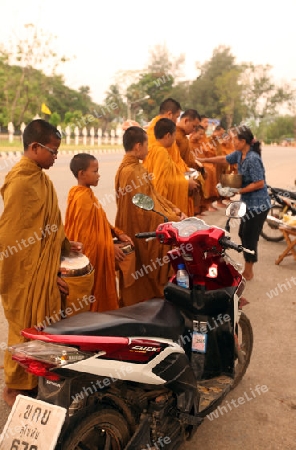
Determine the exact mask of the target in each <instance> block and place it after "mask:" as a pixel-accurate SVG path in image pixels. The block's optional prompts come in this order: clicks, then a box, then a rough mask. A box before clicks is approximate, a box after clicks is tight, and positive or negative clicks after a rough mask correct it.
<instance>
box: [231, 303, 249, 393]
mask: <svg viewBox="0 0 296 450" xmlns="http://www.w3.org/2000/svg"><path fill="white" fill-rule="evenodd" d="M252 350H253V329H252V325H251V322H250V320H249V319H248V317H247V316H246V314H245V313H244V312H242V311H241V316H240V319H239V322H238V329H237V333H236V356H237V359H236V363H235V376H234V381H233V385H232V389H234V388H235V387H236V386H237V385H238V384H239V383H240V381H241V380H242V378H243V376H244V374H245V373H246V370H247V368H248V366H249V364H250V359H251V354H252Z"/></svg>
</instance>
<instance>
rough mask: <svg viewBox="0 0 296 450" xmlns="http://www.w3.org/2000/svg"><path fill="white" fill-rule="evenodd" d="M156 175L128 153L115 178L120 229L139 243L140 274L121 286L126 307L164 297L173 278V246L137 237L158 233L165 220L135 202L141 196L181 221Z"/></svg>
mask: <svg viewBox="0 0 296 450" xmlns="http://www.w3.org/2000/svg"><path fill="white" fill-rule="evenodd" d="M151 178H152V174H151V173H150V174H148V172H147V170H146V169H145V168H144V166H143V164H142V163H140V162H139V160H138V158H136V157H135V156H133V155H130V154H129V153H127V154H126V155H125V156H124V158H123V160H122V163H121V165H120V166H119V168H118V171H117V173H116V177H115V190H116V198H117V214H116V219H115V224H116V226H118V227H120V228H123V229H124V230H126V233H127V234H128V236H130V237H131V238H132V239H133V241H134V244H135V255H136V272H135V273H134V278H135V282H134V283H133V284H132V285H130V286H128V287H126V286H121V289H120V290H121V304H122V306H127V305H132V304H135V303H138V302H140V301H143V300H148V299H149V298H153V297H163V288H164V286H165V285H166V283H167V281H168V277H169V271H170V267H169V264H168V257H167V256H166V253H167V251H168V250H169V249H170V247H169V246H166V245H162V244H160V243H159V241H158V240H157V239H154V240H151V241H148V242H146V240H145V239H137V238H135V237H134V236H135V234H136V233H140V232H145V231H155V230H156V228H157V226H158V225H159V224H160V223H163V222H164V219H163V218H162V217H161V216H160V215H159V214H157V213H155V212H153V211H145V210H143V209H140V208H138V207H137V206H135V205H134V204H133V203H132V197H133V196H134V195H135V194H137V193H142V194H145V195H148V196H150V197H151V198H152V199H153V201H154V209H155V210H156V211H159V212H161V213H162V214H164V215H165V216H166V217H167V218H168V219H169V220H170V221H179V220H180V218H179V217H178V216H177V215H176V214H175V212H174V211H173V210H172V208H174V207H175V205H173V204H172V203H171V202H170V201H169V200H167V199H166V198H164V197H162V196H161V195H160V194H159V193H158V192H157V191H156V190H155V188H154V186H153V184H152V182H151Z"/></svg>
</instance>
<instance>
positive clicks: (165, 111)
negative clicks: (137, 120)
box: [147, 98, 198, 216]
mask: <svg viewBox="0 0 296 450" xmlns="http://www.w3.org/2000/svg"><path fill="white" fill-rule="evenodd" d="M180 114H181V105H180V103H179V102H177V101H176V100H174V99H173V98H167V99H165V100H164V101H163V102H162V103H161V105H160V107H159V115H158V116H156V117H154V119H152V121H151V122H150V124H149V127H148V129H147V135H148V154H149V151H150V149H151V148H152V147H153V146H154V145H155V144H157V139H156V137H155V134H154V128H155V124H156V123H157V122H158V121H159V120H160V119H170V120H172V121H173V122H174V123H175V124H176V122H177V119H178V117H179V116H180ZM167 151H168V153H169V154H170V156H171V158H172V160H173V161H174V162H175V164H176V165H177V166H178V168H179V170H180V171H181V172H182V173H183V174H185V172H188V170H189V167H188V165H187V164H186V163H185V161H184V160H183V159H182V157H181V155H180V151H179V148H178V145H177V143H176V141H174V142H172V144H171V146H170V147H167ZM197 188H198V185H197V183H195V182H193V180H191V182H190V184H189V187H188V194H187V197H188V195H189V198H188V199H187V203H188V204H187V209H186V210H185V212H186V214H187V215H188V216H192V215H193V214H194V203H193V198H192V196H191V195H192V193H193V192H195V191H196V190H197Z"/></svg>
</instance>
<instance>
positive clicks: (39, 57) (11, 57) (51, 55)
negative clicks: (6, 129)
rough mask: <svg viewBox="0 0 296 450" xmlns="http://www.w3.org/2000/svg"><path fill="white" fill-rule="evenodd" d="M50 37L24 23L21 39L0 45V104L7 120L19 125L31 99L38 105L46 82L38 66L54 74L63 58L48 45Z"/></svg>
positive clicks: (45, 88)
mask: <svg viewBox="0 0 296 450" xmlns="http://www.w3.org/2000/svg"><path fill="white" fill-rule="evenodd" d="M52 40H53V36H52V35H49V34H47V33H45V32H43V31H42V30H38V29H37V27H36V26H34V25H32V24H27V25H25V37H24V38H23V39H21V40H19V41H18V42H15V41H12V40H11V41H10V43H9V44H8V47H6V48H5V47H4V46H3V45H2V46H1V48H0V57H1V62H2V63H4V65H5V66H6V70H5V72H4V75H3V73H2V75H1V81H2V82H3V84H2V86H3V96H2V98H1V99H0V100H1V104H0V107H1V108H3V109H5V115H6V117H7V121H11V122H13V123H15V124H16V125H19V124H20V123H21V122H22V121H23V120H24V118H25V114H26V111H27V110H28V108H29V106H30V105H31V107H32V103H34V104H36V103H39V105H41V103H42V101H44V96H45V95H46V94H45V93H46V92H47V91H48V85H47V78H46V77H42V76H41V70H40V69H41V68H42V70H45V71H46V70H48V71H49V72H50V73H51V74H54V73H55V70H56V68H57V66H58V65H59V64H60V63H61V62H63V61H66V58H65V57H59V56H58V55H57V54H56V53H55V52H54V51H53V50H52V49H51V42H52ZM2 67H3V66H2ZM7 69H8V70H7ZM39 108H40V106H39ZM39 108H38V109H37V110H36V111H35V113H34V115H35V114H36V113H37V112H39Z"/></svg>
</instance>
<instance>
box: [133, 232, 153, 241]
mask: <svg viewBox="0 0 296 450" xmlns="http://www.w3.org/2000/svg"><path fill="white" fill-rule="evenodd" d="M135 237H136V238H139V239H147V238H152V237H156V232H155V231H147V232H145V233H136V234H135Z"/></svg>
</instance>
